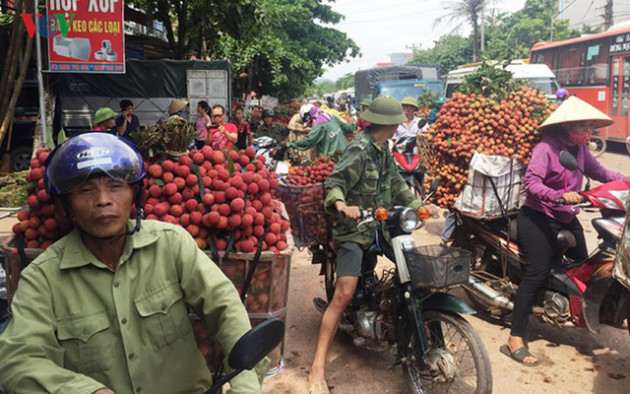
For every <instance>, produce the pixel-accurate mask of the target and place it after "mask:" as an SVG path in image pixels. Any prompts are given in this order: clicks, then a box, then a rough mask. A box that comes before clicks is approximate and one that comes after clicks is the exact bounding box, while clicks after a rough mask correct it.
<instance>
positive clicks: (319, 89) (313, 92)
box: [305, 79, 336, 97]
mask: <svg viewBox="0 0 630 394" xmlns="http://www.w3.org/2000/svg"><path fill="white" fill-rule="evenodd" d="M335 90H336V88H335V83H334V82H333V81H330V80H328V79H323V80H320V81H316V82H314V83H313V84H312V85H311V86H309V87H308V88H307V89H306V92H305V95H306V96H308V97H312V96H316V97H324V95H325V94H329V93H334V92H335Z"/></svg>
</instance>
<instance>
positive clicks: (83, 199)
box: [70, 176, 134, 238]
mask: <svg viewBox="0 0 630 394" xmlns="http://www.w3.org/2000/svg"><path fill="white" fill-rule="evenodd" d="M133 194H134V189H133V187H132V186H130V185H129V184H127V183H125V182H121V181H117V180H115V179H112V178H110V177H109V176H101V177H97V178H92V179H90V180H89V181H87V182H85V183H83V184H82V185H79V186H77V187H76V188H75V189H74V190H73V191H72V193H70V209H71V210H72V215H73V222H74V225H75V226H77V227H79V228H80V229H82V230H84V231H85V232H87V233H88V234H90V235H93V236H96V237H103V238H104V237H111V236H115V235H120V234H123V233H124V232H125V230H126V225H127V219H129V213H130V212H131V205H132V202H133Z"/></svg>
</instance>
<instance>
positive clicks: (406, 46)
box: [405, 43, 422, 55]
mask: <svg viewBox="0 0 630 394" xmlns="http://www.w3.org/2000/svg"><path fill="white" fill-rule="evenodd" d="M421 47H422V44H415V43H412V44H411V45H405V48H407V49H411V52H413V54H414V55H415V54H416V49H417V50H419V49H420V48H421Z"/></svg>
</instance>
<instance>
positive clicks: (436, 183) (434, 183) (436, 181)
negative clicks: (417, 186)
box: [429, 178, 440, 194]
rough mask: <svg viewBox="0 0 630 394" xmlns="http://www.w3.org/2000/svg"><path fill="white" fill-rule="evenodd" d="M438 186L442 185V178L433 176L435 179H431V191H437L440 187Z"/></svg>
mask: <svg viewBox="0 0 630 394" xmlns="http://www.w3.org/2000/svg"><path fill="white" fill-rule="evenodd" d="M438 186H440V180H439V179H438V178H433V180H432V181H431V185H430V186H429V193H431V194H433V193H435V192H436V191H437V189H438Z"/></svg>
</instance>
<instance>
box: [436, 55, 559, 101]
mask: <svg viewBox="0 0 630 394" xmlns="http://www.w3.org/2000/svg"><path fill="white" fill-rule="evenodd" d="M479 66H481V62H477V63H471V64H466V65H463V66H461V67H459V68H457V69H455V70H453V71H450V72H449V73H448V76H447V77H446V90H445V91H446V97H451V96H452V95H453V92H454V91H456V90H457V88H458V87H459V85H461V84H462V83H463V82H464V78H465V77H466V76H467V75H470V74H472V73H473V72H474V71H475V70H477V68H479ZM497 67H500V66H499V65H497ZM506 69H507V70H508V71H511V72H512V73H513V76H512V79H524V80H525V81H526V82H527V85H528V86H530V87H532V88H534V89H535V88H540V90H541V92H544V93H545V96H546V97H547V100H549V101H550V102H555V101H556V95H555V93H556V90H558V89H559V88H560V85H558V82H557V81H556V76H555V75H554V73H553V72H552V71H551V70H550V69H549V67H547V65H545V64H529V62H528V61H527V60H513V61H512V62H511V63H510V64H509V65H508V66H507V67H506Z"/></svg>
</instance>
